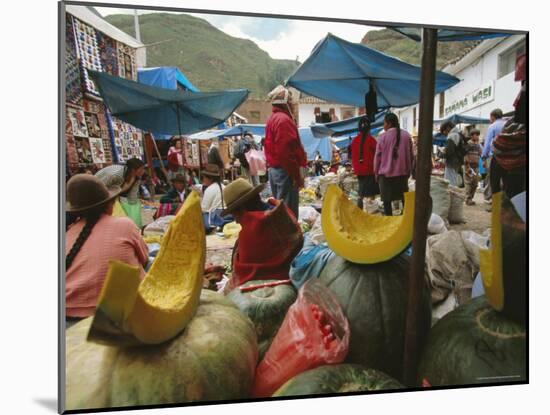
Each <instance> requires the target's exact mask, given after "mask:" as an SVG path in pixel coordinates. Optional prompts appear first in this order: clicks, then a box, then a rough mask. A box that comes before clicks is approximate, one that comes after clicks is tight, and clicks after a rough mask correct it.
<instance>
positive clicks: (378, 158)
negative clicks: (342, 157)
mask: <svg viewBox="0 0 550 415" xmlns="http://www.w3.org/2000/svg"><path fill="white" fill-rule="evenodd" d="M400 137H401V138H400V140H399V147H398V148H397V159H394V158H393V148H394V146H395V143H396V141H397V129H396V128H390V129H388V130H387V131H386V132H385V133H383V134H382V135H381V136H380V137H379V138H378V143H377V145H376V153H375V156H374V173H375V174H376V175H378V176H385V177H398V176H407V177H409V176H410V175H411V171H412V160H413V152H412V141H411V136H410V134H409V133H408V132H407V131H405V130H403V129H401V133H400ZM352 156H353V152H352Z"/></svg>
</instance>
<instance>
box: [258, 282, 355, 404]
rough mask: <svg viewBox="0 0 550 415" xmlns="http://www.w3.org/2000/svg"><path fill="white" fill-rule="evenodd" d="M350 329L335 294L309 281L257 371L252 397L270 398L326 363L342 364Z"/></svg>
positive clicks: (290, 309)
mask: <svg viewBox="0 0 550 415" xmlns="http://www.w3.org/2000/svg"><path fill="white" fill-rule="evenodd" d="M349 336H350V329H349V323H348V321H347V319H346V317H345V316H344V313H343V311H342V308H341V307H340V305H339V304H338V301H337V300H336V297H335V296H334V294H333V293H332V292H331V291H330V290H329V289H328V288H327V287H326V286H325V285H324V284H323V283H322V282H320V281H319V280H317V279H312V280H309V281H308V282H307V283H306V284H304V286H303V287H302V288H301V289H300V291H299V293H298V299H297V300H296V302H295V303H294V304H293V305H292V306H291V307H290V308H289V310H288V312H287V314H286V317H285V319H284V321H283V324H282V325H281V327H280V329H279V331H278V332H277V335H276V336H275V338H274V339H273V342H272V343H271V346H270V347H269V349H268V351H267V352H266V354H265V356H264V358H263V360H262V361H261V362H260V364H259V365H258V367H257V368H256V377H255V380H254V387H253V391H252V396H253V397H269V396H271V395H272V394H273V393H274V392H275V391H276V390H277V389H278V388H279V387H280V386H282V385H283V384H284V383H285V382H286V381H288V380H289V379H290V378H292V377H294V376H296V375H298V374H300V373H302V372H304V371H306V370H309V369H314V368H316V367H318V366H321V365H325V364H333V363H340V362H342V361H343V360H344V359H345V357H346V355H347V353H348V347H349Z"/></svg>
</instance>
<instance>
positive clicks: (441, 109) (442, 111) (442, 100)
mask: <svg viewBox="0 0 550 415" xmlns="http://www.w3.org/2000/svg"><path fill="white" fill-rule="evenodd" d="M444 116H445V93H444V92H442V93H441V94H439V118H440V119H441V118H443V117H444Z"/></svg>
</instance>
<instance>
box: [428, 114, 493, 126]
mask: <svg viewBox="0 0 550 415" xmlns="http://www.w3.org/2000/svg"><path fill="white" fill-rule="evenodd" d="M446 121H452V122H453V123H455V124H490V123H491V120H489V119H488V118H479V117H472V116H470V115H460V114H454V115H451V116H450V117H447V118H443V119H441V120H434V124H442V123H444V122H446Z"/></svg>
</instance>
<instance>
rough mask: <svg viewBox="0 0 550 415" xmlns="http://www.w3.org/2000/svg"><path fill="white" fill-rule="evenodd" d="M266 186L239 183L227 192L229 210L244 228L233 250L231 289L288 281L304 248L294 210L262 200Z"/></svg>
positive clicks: (244, 182)
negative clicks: (266, 281)
mask: <svg viewBox="0 0 550 415" xmlns="http://www.w3.org/2000/svg"><path fill="white" fill-rule="evenodd" d="M264 186H265V185H264V184H260V185H259V186H256V187H253V186H252V185H251V184H250V183H249V182H248V181H247V180H245V179H242V178H240V179H237V180H235V181H234V182H232V183H230V184H229V185H227V187H226V188H225V189H224V191H223V195H224V199H225V201H226V202H227V208H226V209H224V210H223V211H222V212H221V215H222V216H226V215H229V214H232V215H233V217H234V218H235V220H236V221H237V222H238V223H239V224H240V225H241V227H242V229H241V231H240V233H239V239H238V240H237V242H236V243H235V248H234V250H233V252H234V254H233V258H232V259H233V267H232V268H233V277H232V280H231V283H230V285H229V287H228V288H233V287H236V286H239V285H241V284H243V283H245V282H247V281H249V280H253V279H257V280H261V279H287V278H288V273H289V270H290V264H291V262H292V260H293V259H294V257H295V256H296V255H297V254H298V252H299V251H300V249H301V248H302V244H303V236H302V230H301V228H300V226H299V225H298V222H297V221H296V219H295V217H294V214H293V213H292V211H291V210H290V208H289V207H288V206H287V205H286V204H285V203H283V202H282V201H280V200H276V199H270V201H269V204H268V203H264V202H263V201H262V200H261V198H260V192H261V191H262V190H263V188H264Z"/></svg>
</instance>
